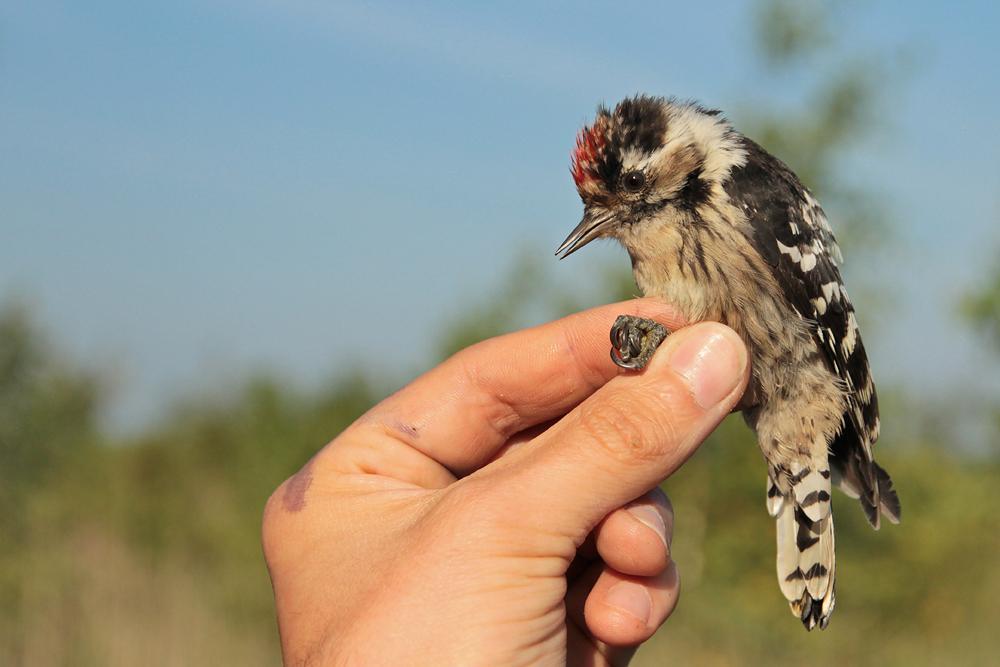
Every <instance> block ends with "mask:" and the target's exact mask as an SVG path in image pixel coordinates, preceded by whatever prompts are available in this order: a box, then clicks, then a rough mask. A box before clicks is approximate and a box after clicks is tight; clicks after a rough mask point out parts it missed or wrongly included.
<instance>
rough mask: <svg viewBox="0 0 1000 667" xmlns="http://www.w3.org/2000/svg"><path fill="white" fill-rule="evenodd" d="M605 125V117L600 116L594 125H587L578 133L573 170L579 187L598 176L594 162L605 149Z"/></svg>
mask: <svg viewBox="0 0 1000 667" xmlns="http://www.w3.org/2000/svg"><path fill="white" fill-rule="evenodd" d="M604 126H605V122H604V119H603V118H599V119H597V121H596V122H595V123H594V125H593V126H592V127H585V128H583V129H582V130H580V133H579V134H578V135H576V148H575V149H574V150H573V163H572V167H571V171H572V172H573V181H575V182H576V187H578V188H579V187H583V185H584V184H585V183H587V182H588V181H591V180H595V179H596V178H597V175H596V173H595V170H594V163H595V162H597V160H598V158H599V157H600V156H601V153H602V152H603V151H604V144H605V138H604Z"/></svg>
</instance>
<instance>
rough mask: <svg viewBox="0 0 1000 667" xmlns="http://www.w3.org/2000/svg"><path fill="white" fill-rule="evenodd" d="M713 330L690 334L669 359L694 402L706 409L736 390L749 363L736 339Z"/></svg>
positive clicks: (671, 353) (691, 332) (671, 351)
mask: <svg viewBox="0 0 1000 667" xmlns="http://www.w3.org/2000/svg"><path fill="white" fill-rule="evenodd" d="M713 328H714V327H713ZM714 329H715V330H711V329H710V330H708V331H704V330H697V329H696V330H694V331H690V332H687V337H686V338H685V339H684V340H682V341H681V342H680V343H679V344H678V345H677V347H675V348H674V349H673V350H670V356H669V358H668V359H667V362H668V363H669V364H670V366H671V367H672V368H673V369H674V370H675V371H677V372H678V373H680V374H681V375H682V376H684V379H685V380H687V384H688V386H689V387H690V388H691V393H692V394H694V400H695V401H697V403H698V405H700V406H701V407H703V408H705V409H706V410H707V409H709V408H711V407H713V406H714V405H715V404H716V403H718V402H719V401H721V400H722V399H724V398H725V397H726V396H728V395H729V394H730V393H731V392H732V391H733V389H735V388H736V385H738V384H739V383H740V380H741V378H742V375H743V366H744V365H745V364H746V360H745V354H746V352H745V351H744V348H743V346H742V345H740V344H739V343H738V342H737V341H736V340H735V336H733V335H727V334H725V333H722V332H720V331H719V330H718V329H717V328H714ZM682 331H683V330H682ZM678 333H680V332H678ZM674 335H675V336H676V335H677V334H674Z"/></svg>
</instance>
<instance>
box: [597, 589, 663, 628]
mask: <svg viewBox="0 0 1000 667" xmlns="http://www.w3.org/2000/svg"><path fill="white" fill-rule="evenodd" d="M604 604H606V605H608V606H609V607H614V608H615V609H618V610H619V611H622V612H624V613H626V614H628V615H629V616H632V617H633V618H635V619H636V620H637V621H639V622H640V623H643V624H646V623H648V622H649V614H650V612H651V611H652V609H653V599H652V598H651V597H650V596H649V591H648V590H647V589H646V587H645V586H640V585H639V584H637V583H634V582H631V581H620V582H618V583H617V584H615V585H614V586H612V587H611V588H610V589H609V590H608V594H607V597H605V598H604Z"/></svg>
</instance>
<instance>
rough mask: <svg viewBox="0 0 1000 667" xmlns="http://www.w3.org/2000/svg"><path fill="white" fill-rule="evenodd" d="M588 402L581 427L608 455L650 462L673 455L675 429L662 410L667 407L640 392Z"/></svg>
mask: <svg viewBox="0 0 1000 667" xmlns="http://www.w3.org/2000/svg"><path fill="white" fill-rule="evenodd" d="M602 399H603V400H600V401H594V402H593V403H592V404H590V405H586V406H585V408H584V409H583V410H581V414H580V427H581V429H582V430H583V432H584V433H585V434H587V435H588V436H589V438H590V439H591V440H592V441H593V442H594V443H595V444H596V445H597V446H599V447H600V448H601V449H602V450H604V452H605V453H606V454H608V455H609V456H611V457H612V458H613V459H615V460H617V461H621V462H624V463H638V464H642V463H647V462H650V461H656V460H659V459H661V458H662V457H663V456H665V455H667V454H669V452H670V451H671V449H672V444H671V443H672V442H673V437H672V429H671V428H670V426H669V422H668V421H667V420H664V419H663V418H662V417H661V416H659V415H658V413H662V412H663V411H664V408H663V406H654V405H650V403H651V401H650V400H648V399H647V398H645V397H643V396H642V395H640V394H636V393H629V394H625V393H623V392H614V393H610V394H609V395H608V396H605V397H602Z"/></svg>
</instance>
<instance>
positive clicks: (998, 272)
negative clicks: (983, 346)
mask: <svg viewBox="0 0 1000 667" xmlns="http://www.w3.org/2000/svg"><path fill="white" fill-rule="evenodd" d="M961 314H962V315H963V316H964V317H965V319H966V320H967V321H968V322H969V323H970V324H971V325H972V326H973V327H975V329H976V330H977V331H979V332H980V333H981V334H983V336H985V337H986V339H987V340H988V341H989V342H990V344H991V345H993V346H994V348H995V349H996V350H997V351H1000V267H994V269H993V272H992V274H991V275H990V276H989V277H988V278H987V280H986V281H984V283H983V284H981V285H979V286H978V287H977V289H976V290H975V291H974V292H972V293H971V294H969V295H968V296H967V297H966V298H965V299H964V300H963V301H962V307H961Z"/></svg>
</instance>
